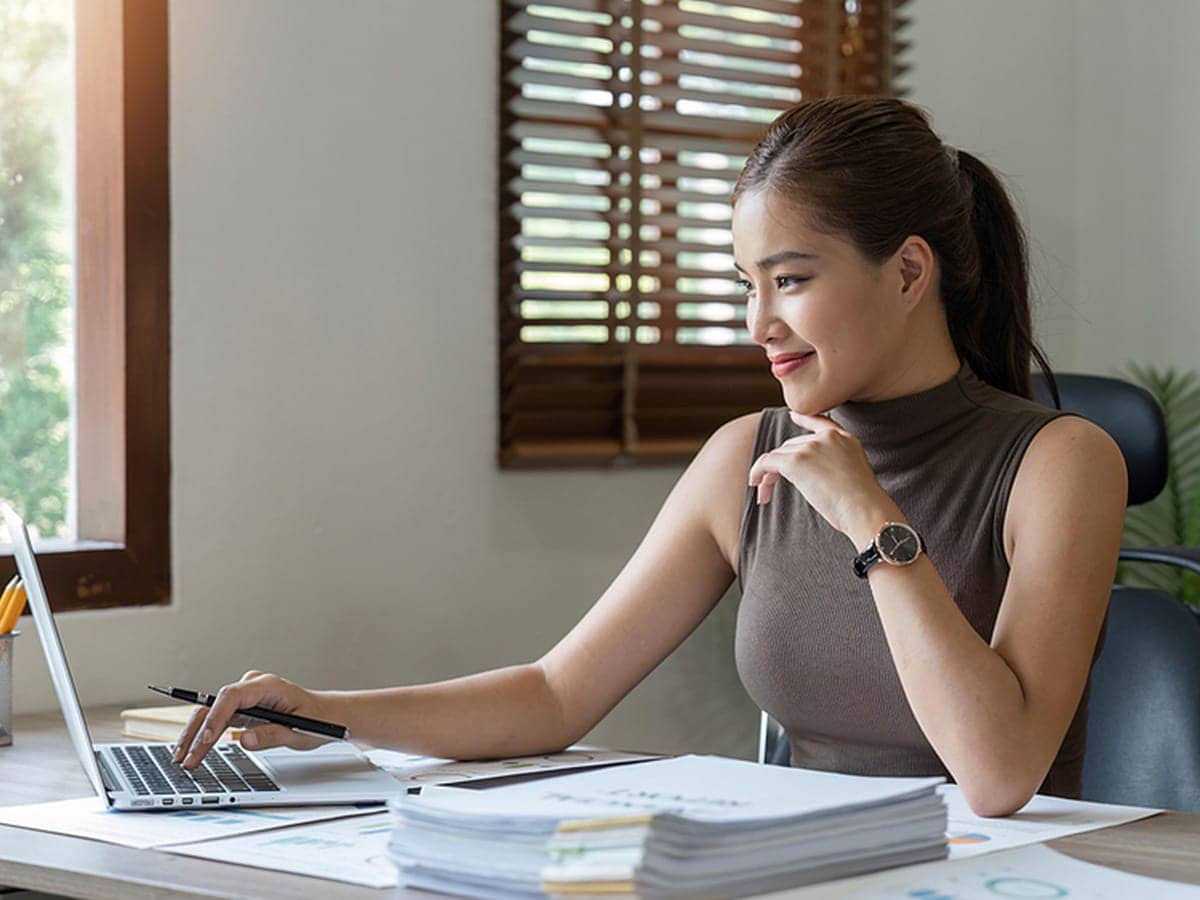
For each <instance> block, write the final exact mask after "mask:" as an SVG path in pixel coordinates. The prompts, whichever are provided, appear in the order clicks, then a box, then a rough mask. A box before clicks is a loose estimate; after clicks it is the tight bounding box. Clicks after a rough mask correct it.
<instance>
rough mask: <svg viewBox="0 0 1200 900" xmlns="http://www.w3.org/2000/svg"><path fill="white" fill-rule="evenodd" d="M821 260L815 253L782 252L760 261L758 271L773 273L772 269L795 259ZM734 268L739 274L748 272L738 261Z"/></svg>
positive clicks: (735, 262) (734, 262) (735, 261)
mask: <svg viewBox="0 0 1200 900" xmlns="http://www.w3.org/2000/svg"><path fill="white" fill-rule="evenodd" d="M820 258H821V257H819V256H818V255H817V254H815V253H801V252H800V251H799V250H780V251H779V252H778V253H772V254H771V255H770V256H768V257H766V258H765V259H760V260H759V261H758V270H759V271H760V272H769V271H771V269H773V268H775V267H776V266H777V265H779V264H780V263H783V262H791V261H792V260H794V259H820ZM733 267H734V268H735V269H737V270H738V271H739V272H743V273H744V272H745V271H746V270H745V269H743V268H742V267H741V266H739V265H738V263H737V260H736V259H735V260H734V261H733Z"/></svg>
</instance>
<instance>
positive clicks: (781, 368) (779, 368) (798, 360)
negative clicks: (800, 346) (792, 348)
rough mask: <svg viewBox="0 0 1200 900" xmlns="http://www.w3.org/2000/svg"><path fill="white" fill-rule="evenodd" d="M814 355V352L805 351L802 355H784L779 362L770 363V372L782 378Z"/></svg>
mask: <svg viewBox="0 0 1200 900" xmlns="http://www.w3.org/2000/svg"><path fill="white" fill-rule="evenodd" d="M815 355H816V353H805V354H804V355H803V356H785V357H783V358H781V359H780V361H779V362H775V363H771V374H772V375H774V376H775V377H776V378H782V377H783V376H784V375H787V374H788V373H790V372H794V371H795V370H796V369H798V368H800V367H801V366H803V365H805V364H806V363H807V362H808V361H809V360H810V359H812V358H813V357H814V356H815Z"/></svg>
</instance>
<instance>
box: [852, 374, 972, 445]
mask: <svg viewBox="0 0 1200 900" xmlns="http://www.w3.org/2000/svg"><path fill="white" fill-rule="evenodd" d="M981 388H982V389H984V390H986V389H987V383H986V382H984V381H983V380H982V379H980V378H979V376H977V375H976V374H975V372H974V370H972V369H971V367H970V366H969V365H968V364H967V362H966V360H962V361H961V364H960V365H959V368H958V371H957V372H956V373H955V374H954V377H952V378H951V379H950V380H949V381H944V382H942V383H941V384H938V385H934V386H933V387H931V388H926V389H925V390H923V391H918V392H917V393H915V394H906V395H905V396H903V397H893V398H891V399H890V400H873V401H852V400H848V401H846V402H845V403H842V404H841V405H839V406H835V407H834V408H833V409H831V410H829V417H830V418H831V419H833V421H835V422H837V424H838V425H840V426H841V427H842V428H845V429H846V430H847V431H849V432H850V433H851V434H853V435H854V436H855V437H856V438H858V439H859V441H860V442H861V443H863V444H864V445H865V444H895V443H899V442H903V441H906V440H910V439H912V438H914V437H917V436H918V435H922V434H925V433H927V432H929V431H933V430H934V429H936V428H938V427H940V426H942V425H944V424H945V423H947V422H949V421H952V420H953V419H955V418H957V417H958V416H960V415H961V414H962V413H964V412H966V411H968V410H971V409H973V408H975V407H976V406H977V405H978V402H977V398H978V396H979V393H978V392H979V390H980V389H981Z"/></svg>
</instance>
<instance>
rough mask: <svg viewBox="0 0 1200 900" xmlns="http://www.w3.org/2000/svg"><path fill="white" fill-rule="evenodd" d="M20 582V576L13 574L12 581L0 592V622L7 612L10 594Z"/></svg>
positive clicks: (0, 632)
mask: <svg viewBox="0 0 1200 900" xmlns="http://www.w3.org/2000/svg"><path fill="white" fill-rule="evenodd" d="M20 583H21V576H20V575H14V576H13V577H12V581H10V582H9V583H8V584H7V585H6V586H5V588H4V593H3V594H0V622H3V621H4V619H5V618H6V614H7V613H8V601H9V600H11V599H12V595H13V593H14V592H15V591H16V589H17V585H18V584H20ZM3 633H4V632H2V631H0V634H3Z"/></svg>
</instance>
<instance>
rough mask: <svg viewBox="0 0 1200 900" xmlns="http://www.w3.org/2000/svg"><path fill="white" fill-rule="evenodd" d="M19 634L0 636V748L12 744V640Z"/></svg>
mask: <svg viewBox="0 0 1200 900" xmlns="http://www.w3.org/2000/svg"><path fill="white" fill-rule="evenodd" d="M20 633H21V632H19V631H17V630H16V629H14V630H12V631H10V632H8V633H7V634H0V747H7V746H8V745H9V744H11V743H12V692H13V662H12V660H13V639H14V638H15V637H16V636H17V635H18V634H20Z"/></svg>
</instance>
